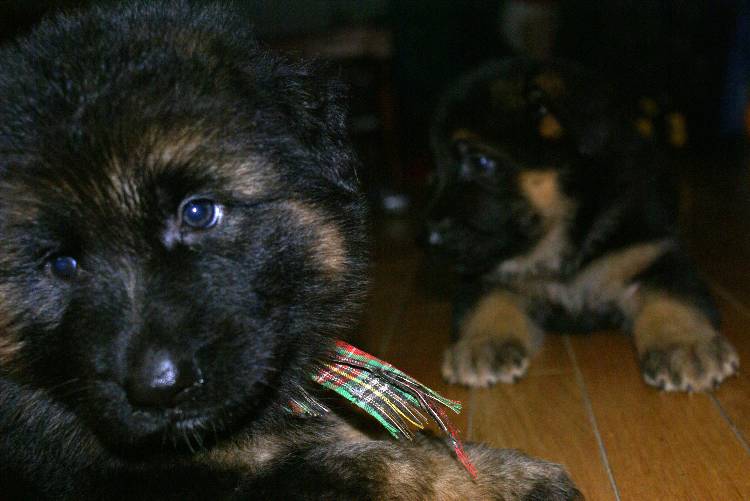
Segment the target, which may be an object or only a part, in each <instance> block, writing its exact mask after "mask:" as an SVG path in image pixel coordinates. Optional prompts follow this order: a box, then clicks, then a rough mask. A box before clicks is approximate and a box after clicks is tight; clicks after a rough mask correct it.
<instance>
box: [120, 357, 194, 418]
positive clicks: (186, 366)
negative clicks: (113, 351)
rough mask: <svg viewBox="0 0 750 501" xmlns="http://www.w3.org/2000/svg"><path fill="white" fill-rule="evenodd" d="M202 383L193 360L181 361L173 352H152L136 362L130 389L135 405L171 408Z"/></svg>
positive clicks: (128, 389)
mask: <svg viewBox="0 0 750 501" xmlns="http://www.w3.org/2000/svg"><path fill="white" fill-rule="evenodd" d="M202 382H203V381H202V379H201V374H200V370H199V369H198V367H197V366H196V364H195V362H194V361H193V360H192V358H180V357H178V356H176V355H175V354H174V353H172V352H170V351H169V350H148V351H147V352H146V353H145V354H144V355H143V357H142V358H141V359H140V361H139V362H138V363H136V365H135V367H134V370H133V372H132V373H131V377H130V380H129V381H128V384H127V388H126V389H127V393H128V399H129V400H130V403H131V404H133V405H135V406H139V407H162V408H167V407H172V406H173V405H174V404H175V400H176V397H177V396H178V395H179V394H180V393H182V392H183V391H184V390H186V389H188V388H190V387H191V386H193V385H196V384H200V383H202Z"/></svg>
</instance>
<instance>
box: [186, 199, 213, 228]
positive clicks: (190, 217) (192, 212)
mask: <svg viewBox="0 0 750 501" xmlns="http://www.w3.org/2000/svg"><path fill="white" fill-rule="evenodd" d="M220 215H221V211H220V208H219V206H217V205H216V203H215V202H213V201H212V200H207V199H199V200H188V201H187V202H185V204H184V205H183V206H182V222H183V223H185V224H186V225H188V226H190V227H191V228H196V229H207V228H211V227H212V226H214V225H216V223H217V222H218V221H219V216H220Z"/></svg>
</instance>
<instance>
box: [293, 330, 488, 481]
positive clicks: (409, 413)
mask: <svg viewBox="0 0 750 501" xmlns="http://www.w3.org/2000/svg"><path fill="white" fill-rule="evenodd" d="M311 377H312V379H313V381H315V382H316V383H318V384H320V385H322V386H324V387H326V388H328V389H330V390H333V391H335V392H336V393H338V394H339V395H341V396H343V397H344V398H346V399H347V400H349V401H350V402H352V403H353V404H354V405H356V406H358V407H360V408H361V409H363V410H364V411H365V412H367V413H368V414H370V415H371V416H372V417H374V418H375V419H377V420H378V421H379V422H380V424H382V425H383V426H384V427H385V429H386V430H388V431H389V432H390V433H391V435H393V436H394V437H395V438H400V437H401V436H403V437H405V438H406V439H408V440H411V439H413V438H414V434H413V432H412V431H411V430H410V426H413V427H415V428H417V429H420V430H421V429H424V427H425V425H426V424H427V423H428V422H429V420H428V418H427V417H425V414H427V415H428V416H429V417H430V418H432V420H433V421H435V422H436V423H437V425H438V426H439V427H440V429H441V430H442V431H443V432H444V433H445V434H446V435H447V436H448V437H449V438H450V441H451V445H452V447H453V450H454V451H455V453H456V457H457V458H458V460H459V461H460V462H461V464H463V465H464V467H465V468H466V470H467V471H468V472H469V474H470V475H471V476H472V478H476V476H477V471H476V468H474V465H473V464H471V461H470V460H469V458H468V456H467V455H466V452H465V451H464V448H463V445H462V444H461V440H460V439H459V438H458V430H457V429H456V428H455V427H454V426H453V425H452V424H451V422H450V421H449V420H448V416H447V414H446V412H445V410H444V407H447V408H448V409H450V410H452V411H453V412H455V413H456V414H458V413H459V412H461V403H460V402H456V401H454V400H449V399H447V398H445V397H443V396H441V395H439V394H438V393H437V392H435V391H433V390H431V389H430V388H428V387H427V386H425V385H423V384H422V383H420V382H419V381H417V380H416V379H414V378H412V377H410V376H408V375H406V374H404V373H403V372H401V371H400V370H398V369H396V368H395V367H394V366H392V365H391V364H389V363H387V362H384V361H382V360H380V359H378V358H376V357H374V356H372V355H370V354H369V353H365V352H364V351H362V350H360V349H358V348H355V347H354V346H352V345H350V344H347V343H345V342H343V341H336V345H335V350H334V352H333V353H332V354H331V357H330V358H329V359H327V360H322V361H319V362H318V367H317V370H316V372H314V373H312V374H311ZM303 395H305V396H304V397H302V398H301V399H299V400H294V401H292V402H290V404H289V409H290V410H291V411H292V412H295V413H298V414H311V415H320V414H321V413H324V412H327V411H328V409H326V408H325V407H324V406H323V405H322V404H320V403H319V402H317V401H316V400H315V399H314V398H313V397H312V396H310V395H308V394H305V393H303Z"/></svg>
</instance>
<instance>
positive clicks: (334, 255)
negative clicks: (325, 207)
mask: <svg viewBox="0 0 750 501" xmlns="http://www.w3.org/2000/svg"><path fill="white" fill-rule="evenodd" d="M286 205H287V206H288V207H289V209H290V210H291V212H292V213H293V214H294V216H295V218H296V219H297V221H298V222H299V223H300V225H301V226H303V227H305V228H307V229H310V230H312V232H313V233H314V242H313V247H314V249H315V256H316V257H317V259H318V260H319V262H320V264H321V265H322V267H323V269H324V270H325V271H326V272H328V273H329V274H331V275H339V274H340V273H342V272H343V271H344V270H345V268H346V264H347V263H346V252H345V251H344V239H343V237H342V235H341V232H340V231H339V229H338V228H336V226H335V225H334V224H332V223H330V222H327V221H326V220H325V219H324V216H323V215H322V214H321V213H320V212H318V211H316V210H315V209H314V208H313V207H311V206H310V205H306V204H303V203H302V202H298V201H293V200H290V201H289V202H287V203H286Z"/></svg>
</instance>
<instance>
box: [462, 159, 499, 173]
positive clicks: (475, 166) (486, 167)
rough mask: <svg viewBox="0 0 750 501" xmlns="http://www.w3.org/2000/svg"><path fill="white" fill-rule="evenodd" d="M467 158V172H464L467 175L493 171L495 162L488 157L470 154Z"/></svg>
mask: <svg viewBox="0 0 750 501" xmlns="http://www.w3.org/2000/svg"><path fill="white" fill-rule="evenodd" d="M468 160H469V162H468V163H469V165H468V172H465V174H467V175H469V176H471V175H474V176H476V175H480V176H481V175H491V174H493V173H494V172H495V167H496V163H495V161H494V160H493V159H491V158H489V157H486V156H484V155H472V156H471V157H469V159H468Z"/></svg>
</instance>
